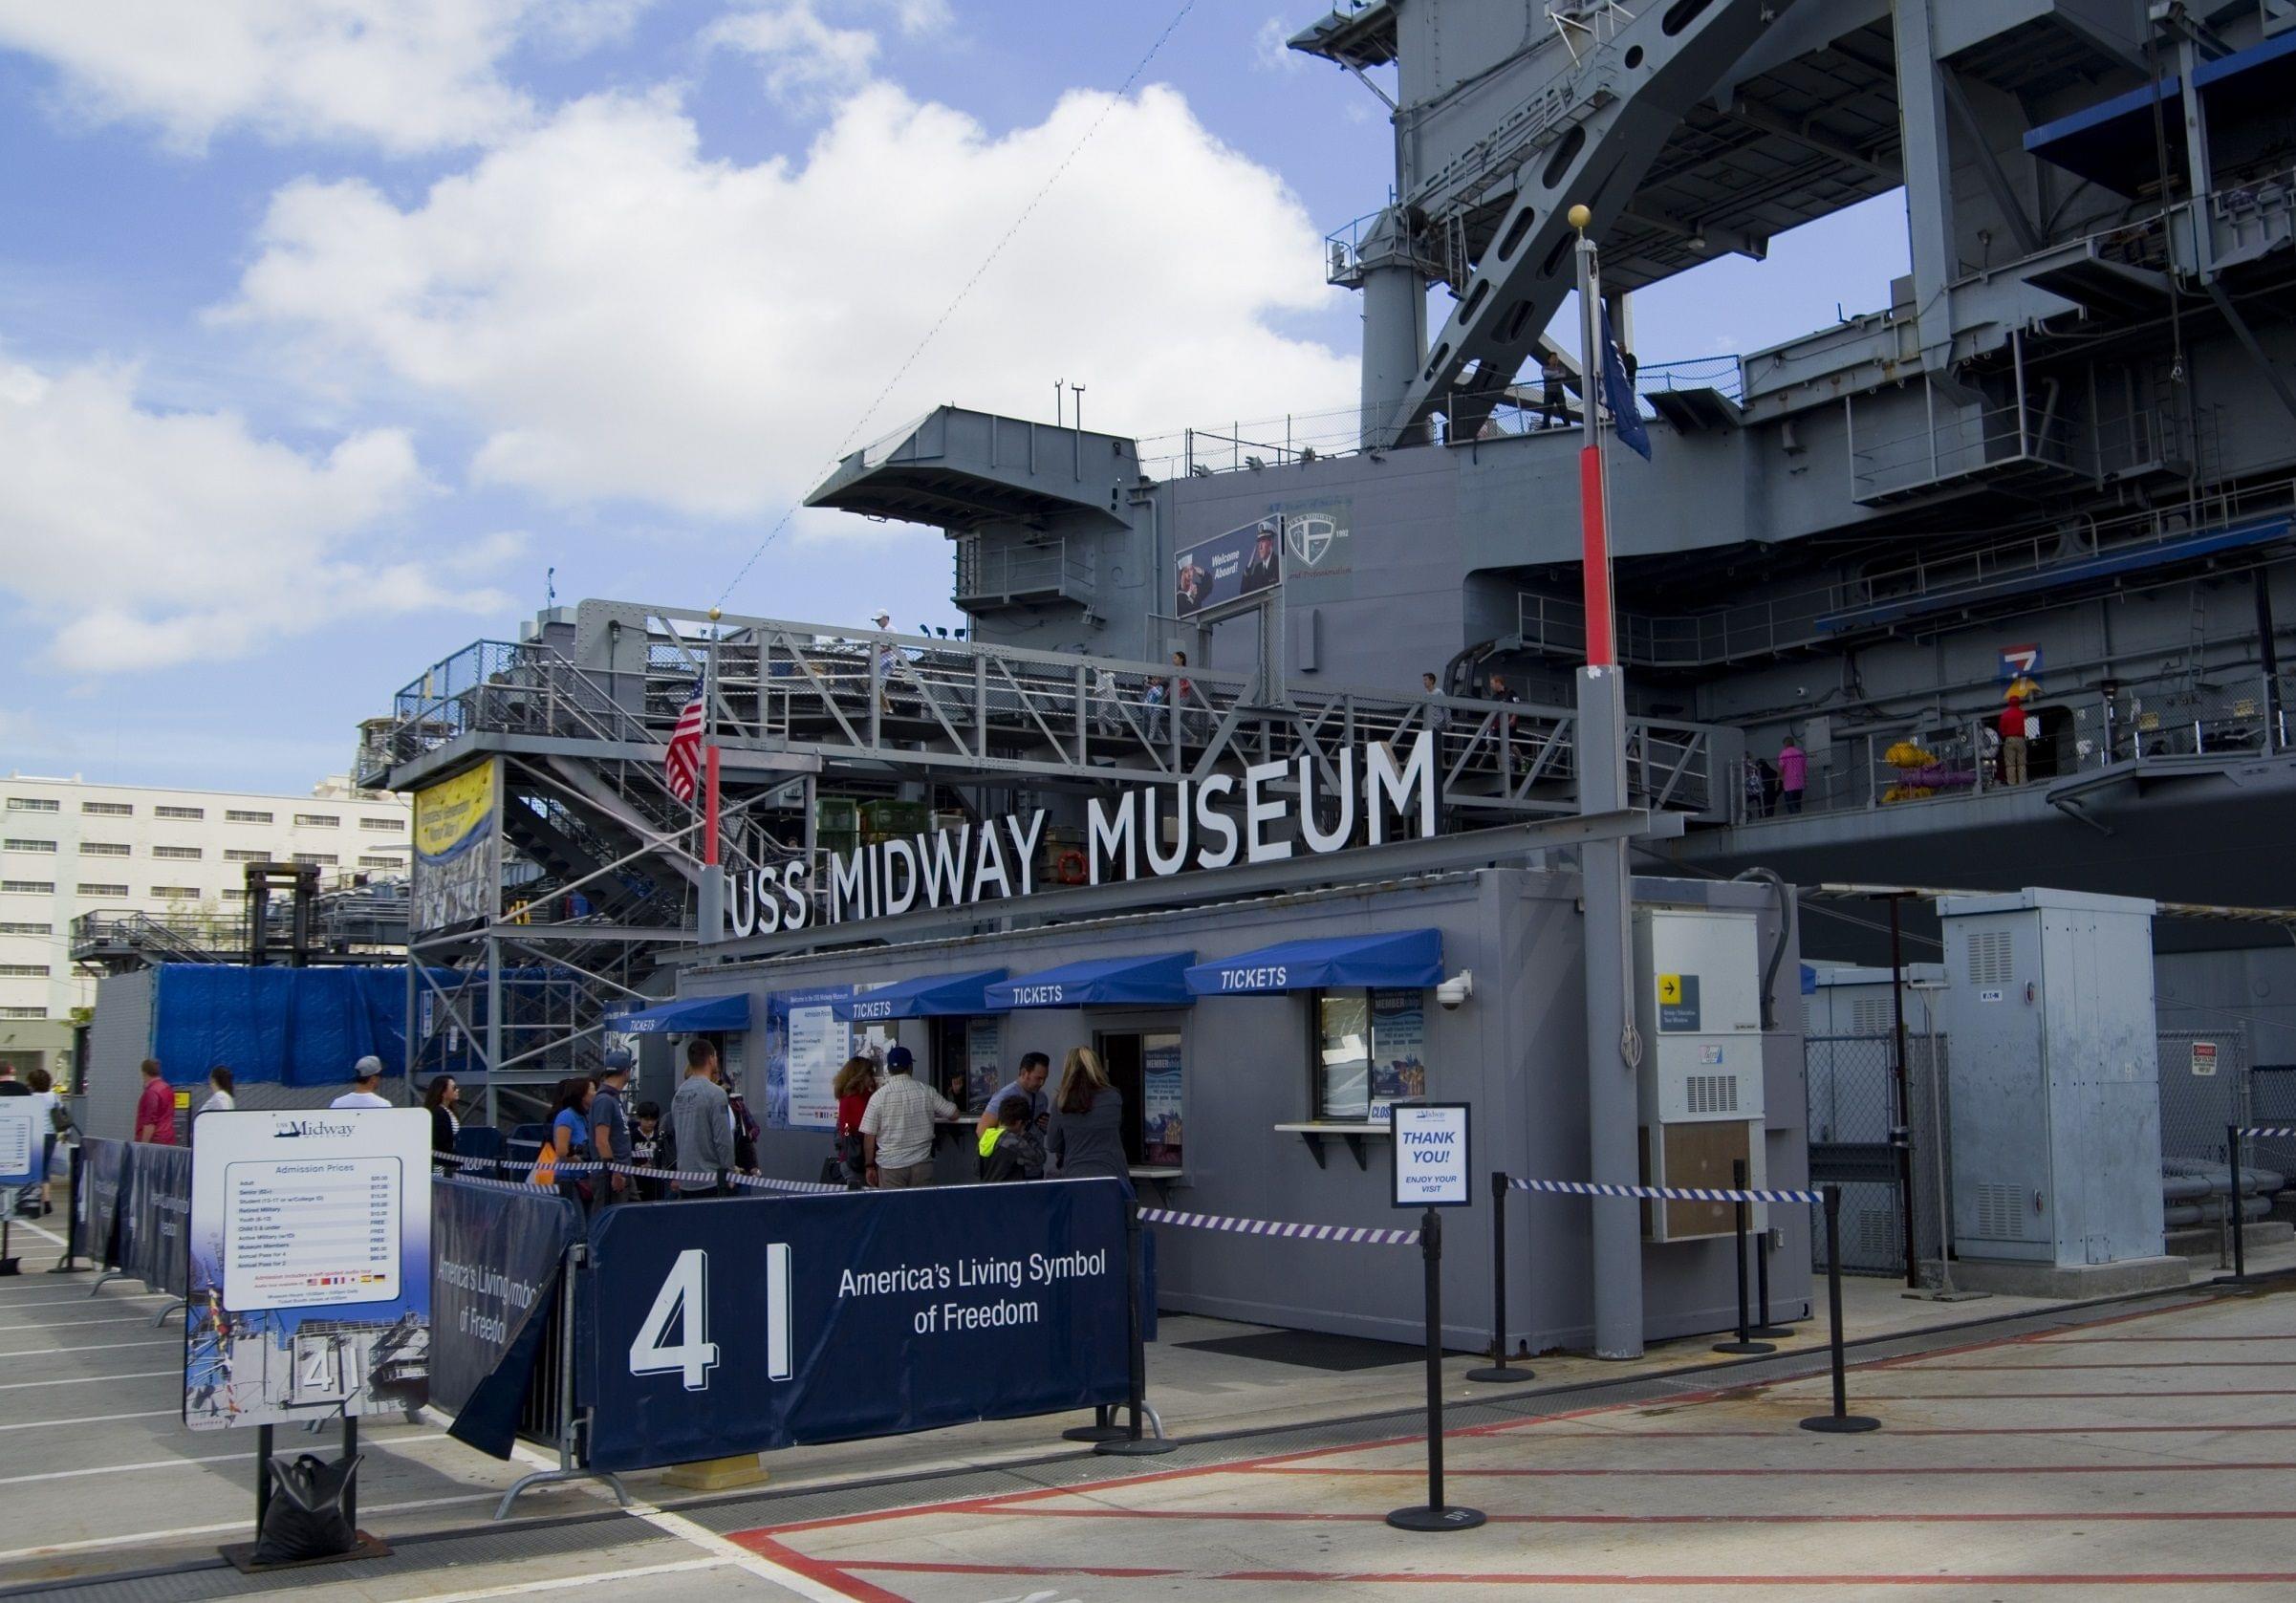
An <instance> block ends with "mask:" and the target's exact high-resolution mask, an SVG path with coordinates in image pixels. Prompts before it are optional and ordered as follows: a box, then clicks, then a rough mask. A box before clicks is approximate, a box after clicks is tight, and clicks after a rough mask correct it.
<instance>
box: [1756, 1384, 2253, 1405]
mask: <svg viewBox="0 0 2296 1603" xmlns="http://www.w3.org/2000/svg"><path fill="white" fill-rule="evenodd" d="M2081 1397H2086V1398H2089V1399H2090V1400H2091V1401H2095V1400H2098V1399H2101V1398H2111V1399H2113V1400H2116V1401H2122V1402H2128V1401H2141V1400H2143V1399H2144V1398H2147V1397H2296V1387H2288V1386H2255V1387H2249V1386H2203V1387H2197V1388H2195V1389H2193V1390H2190V1391H2173V1392H2172V1391H2153V1390H2149V1389H2148V1390H2146V1391H2142V1392H1868V1391H1863V1390H1861V1391H1859V1392H1858V1394H1857V1397H1856V1400H1857V1401H1859V1402H2031V1401H2035V1400H2050V1401H2058V1402H2066V1401H2071V1400H2073V1399H2075V1398H2081ZM1785 1400H1789V1401H1790V1400H1792V1399H1790V1398H1788V1399H1785Z"/></svg>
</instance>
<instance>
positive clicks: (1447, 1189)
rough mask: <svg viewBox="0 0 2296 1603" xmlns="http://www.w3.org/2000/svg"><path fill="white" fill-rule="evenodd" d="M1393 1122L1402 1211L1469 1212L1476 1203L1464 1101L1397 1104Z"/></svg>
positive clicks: (1395, 1199) (1397, 1190)
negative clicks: (1455, 1210)
mask: <svg viewBox="0 0 2296 1603" xmlns="http://www.w3.org/2000/svg"><path fill="white" fill-rule="evenodd" d="M1388 1116H1389V1118H1390V1119H1391V1120H1392V1121H1393V1122H1392V1123H1391V1125H1390V1127H1389V1128H1390V1130H1391V1132H1392V1134H1393V1136H1394V1137H1395V1138H1394V1140H1393V1141H1391V1142H1390V1143H1389V1144H1390V1146H1391V1147H1392V1149H1393V1158H1394V1162H1395V1177H1394V1181H1395V1193H1394V1196H1393V1197H1392V1199H1391V1201H1392V1202H1394V1204H1395V1205H1396V1206H1397V1207H1398V1208H1463V1207H1466V1206H1468V1205H1469V1204H1471V1203H1472V1202H1474V1201H1475V1192H1474V1187H1473V1185H1472V1184H1471V1183H1470V1179H1469V1170H1468V1166H1467V1105H1466V1104H1465V1103H1464V1102H1397V1104H1396V1105H1395V1106H1394V1107H1392V1108H1390V1109H1389V1110H1388Z"/></svg>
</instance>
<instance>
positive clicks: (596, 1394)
mask: <svg viewBox="0 0 2296 1603" xmlns="http://www.w3.org/2000/svg"><path fill="white" fill-rule="evenodd" d="M590 1249H591V1254H592V1272H590V1273H588V1274H586V1275H584V1276H583V1277H582V1290H581V1298H582V1304H583V1311H584V1318H583V1325H584V1328H585V1330H586V1331H587V1332H590V1333H591V1335H592V1336H593V1338H594V1339H592V1340H591V1341H589V1342H588V1343H587V1344H586V1346H587V1350H586V1351H585V1352H584V1353H583V1354H582V1355H581V1365H582V1375H581V1376H580V1381H581V1390H582V1396H581V1399H580V1400H582V1401H583V1402H585V1403H587V1404H589V1405H590V1406H591V1407H592V1408H593V1409H594V1410H595V1412H594V1414H593V1416H592V1425H591V1439H590V1460H589V1462H591V1464H592V1465H593V1466H594V1467H596V1468H600V1469H645V1468H651V1467H654V1466H658V1465H661V1464H671V1463H686V1462H693V1461H695V1460H698V1459H710V1458H720V1457H725V1456H726V1455H729V1454H734V1453H751V1452H758V1451H761V1450H764V1449H767V1448H771V1447H789V1446H795V1445H797V1444H800V1443H803V1442H811V1441H848V1440H851V1439H853V1438H856V1437H870V1436H893V1435H898V1434H900V1433H902V1432H905V1431H919V1430H932V1429H935V1428H937V1427H939V1426H942V1425H955V1424H963V1423H965V1422H967V1421H969V1420H973V1419H1012V1418H1017V1417H1019V1416H1023V1415H1029V1414H1050V1413H1054V1412H1058V1411H1062V1410H1068V1409H1075V1408H1089V1407H1092V1406H1094V1405H1095V1404H1098V1403H1114V1402H1120V1401H1122V1400H1123V1399H1124V1397H1126V1395H1127V1376H1128V1369H1129V1365H1128V1361H1127V1360H1128V1353H1129V1335H1128V1332H1127V1328H1126V1310H1125V1297H1124V1194H1123V1190H1122V1188H1121V1187H1120V1186H1119V1185H1118V1184H1117V1183H1116V1181H1113V1180H1090V1181H1044V1182H1040V1183H1037V1184H1031V1185H964V1186H948V1187H944V1188H941V1189H935V1190H922V1191H884V1192H856V1193H852V1194H848V1195H832V1196H815V1197H794V1198H732V1199H727V1200H725V1201H718V1202H663V1203H657V1204H647V1205H642V1206H638V1207H619V1208H615V1209H614V1210H612V1211H611V1212H610V1213H608V1214H606V1215H605V1216H604V1217H603V1218H602V1219H600V1220H599V1221H598V1223H597V1224H596V1225H595V1226H594V1228H593V1230H592V1234H591V1242H590Z"/></svg>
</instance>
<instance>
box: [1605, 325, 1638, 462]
mask: <svg viewBox="0 0 2296 1603" xmlns="http://www.w3.org/2000/svg"><path fill="white" fill-rule="evenodd" d="M1602 392H1603V401H1605V402H1606V403H1607V404H1608V405H1609V406H1610V408H1611V421H1612V422H1614V423H1615V424H1616V425H1617V428H1618V438H1619V440H1620V441H1621V442H1622V443H1623V444H1625V445H1626V446H1627V448H1628V449H1630V450H1633V451H1635V452H1636V453H1637V454H1638V455H1640V456H1641V458H1642V460H1643V461H1644V462H1648V461H1649V460H1650V430H1649V429H1647V428H1644V427H1643V426H1642V406H1641V403H1640V402H1639V401H1636V400H1635V386H1634V385H1632V384H1630V383H1628V382H1627V379H1626V362H1625V360H1624V358H1622V357H1620V356H1619V354H1618V336H1616V335H1614V334H1613V333H1612V332H1611V314H1610V312H1609V310H1608V309H1607V308H1606V309H1605V310H1604V312H1603V314H1602Z"/></svg>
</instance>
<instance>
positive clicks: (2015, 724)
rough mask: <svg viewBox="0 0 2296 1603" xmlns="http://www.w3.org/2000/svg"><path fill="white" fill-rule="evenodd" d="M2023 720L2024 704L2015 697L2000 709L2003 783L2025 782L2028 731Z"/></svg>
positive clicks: (2017, 783)
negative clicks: (2026, 737)
mask: <svg viewBox="0 0 2296 1603" xmlns="http://www.w3.org/2000/svg"><path fill="white" fill-rule="evenodd" d="M2029 727H2030V726H2028V725H2027V723H2026V721H2025V704H2024V703H2023V702H2021V701H2019V700H2017V698H2016V697H2014V696H2012V697H2010V698H2009V702H2008V704H2007V705H2005V706H2004V707H2003V708H2002V709H2001V782H2002V783H2003V784H2004V785H2023V784H2024V783H2025V736H2026V734H2027V733H2028V731H2029Z"/></svg>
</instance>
